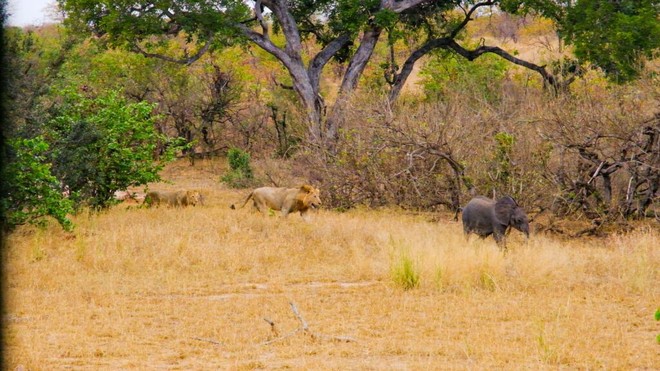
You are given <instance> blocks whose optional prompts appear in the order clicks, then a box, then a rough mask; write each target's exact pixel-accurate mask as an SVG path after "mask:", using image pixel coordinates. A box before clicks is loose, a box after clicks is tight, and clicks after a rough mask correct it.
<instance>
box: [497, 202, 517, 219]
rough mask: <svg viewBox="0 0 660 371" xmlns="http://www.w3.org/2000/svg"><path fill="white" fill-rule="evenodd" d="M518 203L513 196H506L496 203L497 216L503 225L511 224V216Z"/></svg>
mask: <svg viewBox="0 0 660 371" xmlns="http://www.w3.org/2000/svg"><path fill="white" fill-rule="evenodd" d="M517 207H518V204H517V203H516V201H515V200H514V199H513V198H512V197H511V196H504V197H502V198H500V199H499V200H497V202H496V203H495V217H496V218H497V221H498V222H499V223H501V224H503V225H509V224H511V216H512V215H513V211H514V210H515V209H516V208H517Z"/></svg>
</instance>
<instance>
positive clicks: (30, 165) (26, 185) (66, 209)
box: [0, 137, 74, 230]
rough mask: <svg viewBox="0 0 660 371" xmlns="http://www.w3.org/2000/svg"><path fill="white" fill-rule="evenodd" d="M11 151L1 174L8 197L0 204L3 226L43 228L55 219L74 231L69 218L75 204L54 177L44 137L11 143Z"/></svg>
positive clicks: (9, 146)
mask: <svg viewBox="0 0 660 371" xmlns="http://www.w3.org/2000/svg"><path fill="white" fill-rule="evenodd" d="M8 148H9V156H8V157H9V158H8V164H7V166H6V168H5V169H4V174H2V182H4V183H5V184H4V185H3V189H5V190H6V194H5V195H3V197H2V199H1V200H0V213H1V215H2V218H3V221H2V224H3V226H4V227H5V228H7V229H11V228H14V227H16V226H18V225H23V224H28V223H29V224H35V225H40V226H43V225H45V224H46V223H47V221H48V218H49V217H52V218H54V219H55V220H57V222H58V223H59V224H60V225H61V226H62V228H64V229H65V230H71V229H72V228H73V223H72V222H71V220H70V219H69V218H68V217H67V215H69V214H71V213H73V211H74V210H73V201H71V200H69V199H67V198H65V197H64V195H63V194H62V190H61V187H60V182H59V181H58V180H57V178H56V177H55V176H54V175H53V174H52V173H51V164H50V163H49V160H48V150H49V145H48V143H47V142H46V141H45V140H44V138H43V137H36V138H32V139H22V138H18V139H12V140H10V141H9V143H8Z"/></svg>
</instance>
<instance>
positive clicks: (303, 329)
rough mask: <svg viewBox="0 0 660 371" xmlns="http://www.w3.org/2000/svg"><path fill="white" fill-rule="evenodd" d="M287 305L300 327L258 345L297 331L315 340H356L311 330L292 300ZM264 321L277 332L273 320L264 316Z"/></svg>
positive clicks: (346, 341) (283, 337) (287, 336)
mask: <svg viewBox="0 0 660 371" xmlns="http://www.w3.org/2000/svg"><path fill="white" fill-rule="evenodd" d="M289 305H290V306H291V310H292V311H293V314H294V315H295V316H296V318H297V319H298V321H300V327H299V328H297V329H295V330H293V331H291V332H290V333H288V334H286V335H284V336H280V337H277V338H275V339H271V340H268V341H265V342H263V343H261V344H260V345H268V344H272V343H274V342H277V341H280V340H284V339H286V338H289V337H291V336H293V335H295V334H297V333H298V332H303V333H304V334H307V335H309V336H310V337H311V338H312V339H315V340H318V339H328V340H332V341H339V342H344V343H351V342H357V340H355V339H353V338H351V337H348V336H331V335H326V334H321V333H315V332H312V331H311V330H310V329H309V324H308V323H307V321H305V319H304V318H303V316H302V315H301V314H300V311H298V307H296V304H294V303H293V302H289ZM264 321H266V322H268V324H270V326H271V330H273V331H274V332H275V333H276V334H277V331H276V330H275V322H273V321H271V320H269V319H267V318H264Z"/></svg>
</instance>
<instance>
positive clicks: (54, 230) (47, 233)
mask: <svg viewBox="0 0 660 371" xmlns="http://www.w3.org/2000/svg"><path fill="white" fill-rule="evenodd" d="M221 174H222V166H219V165H217V164H216V163H213V162H205V161H199V162H198V164H197V165H196V166H195V167H194V168H192V169H191V168H190V167H188V166H187V165H186V164H185V163H178V164H175V165H173V166H171V167H169V168H168V169H167V171H166V172H165V173H164V177H165V178H166V179H169V180H171V181H172V184H156V185H153V186H152V189H177V188H197V189H201V190H202V191H203V192H204V193H205V195H206V204H205V205H204V206H201V207H199V206H198V207H189V208H184V209H175V208H166V207H162V208H153V209H145V208H137V207H135V206H133V207H127V206H126V205H119V206H117V207H115V208H113V209H111V210H110V211H108V212H104V213H101V214H98V215H91V216H90V215H81V216H77V217H76V218H75V222H76V224H77V227H76V229H75V232H74V233H73V234H67V233H65V232H62V231H60V230H59V229H58V227H55V226H53V227H50V228H48V229H46V230H36V229H32V228H25V229H21V230H18V231H17V232H16V233H14V234H13V235H11V236H10V238H9V241H8V242H9V248H8V249H6V251H3V254H4V262H5V265H6V266H5V274H6V279H5V280H4V281H5V287H4V288H3V289H4V290H5V296H6V313H5V314H4V316H5V317H4V322H3V323H4V326H5V328H4V329H3V330H4V331H5V344H3V350H4V353H5V354H4V355H5V358H6V368H7V369H9V370H14V369H23V370H58V369H93V370H119V369H140V370H149V369H179V370H213V369H237V370H242V369H259V368H266V369H280V368H289V369H341V370H346V369H356V370H357V369H359V370H421V369H484V370H486V369H507V370H523V369H524V370H529V369H560V368H561V369H614V370H630V369H658V368H659V367H660V345H659V344H658V343H657V341H656V335H657V334H659V333H660V322H656V321H655V320H654V313H655V311H656V309H657V308H658V307H659V306H660V285H659V284H658V283H659V282H660V273H659V269H658V267H660V231H659V230H658V226H657V224H655V225H650V226H647V227H643V226H642V227H640V228H638V229H636V230H635V231H633V232H629V233H627V234H613V235H610V236H609V237H607V238H601V239H586V238H585V239H579V240H568V239H566V238H560V237H557V236H552V235H539V234H533V235H532V237H531V239H530V240H529V241H528V242H527V243H526V242H525V241H524V239H523V238H522V237H521V235H520V234H519V233H517V232H515V231H514V232H512V234H511V238H510V245H509V248H510V249H509V252H508V254H506V255H504V254H502V253H501V252H500V251H499V250H498V248H497V247H496V246H495V243H494V242H493V240H492V239H487V240H484V241H481V240H478V239H474V238H473V239H472V240H470V241H469V242H467V243H466V241H465V240H464V238H463V236H462V229H461V225H460V223H457V222H454V221H453V220H452V218H451V216H450V215H433V214H411V213H406V212H403V211H400V210H378V211H373V210H353V211H350V212H346V213H339V212H334V211H330V210H321V211H319V212H317V213H315V214H314V215H313V217H312V219H311V221H309V222H305V221H303V220H302V218H301V217H300V216H298V215H290V216H289V217H288V218H287V219H284V218H281V217H279V216H261V215H259V214H257V213H256V212H255V211H254V210H253V209H252V208H251V207H246V208H244V209H238V210H231V209H230V208H229V205H230V204H232V203H236V202H239V201H242V200H243V198H244V197H245V196H246V195H247V191H246V190H230V189H228V188H226V187H224V186H223V185H221V184H220V183H219V182H218V179H219V177H220V175H221ZM322 196H323V194H322ZM406 282H407V284H408V285H410V286H414V287H412V288H410V289H406ZM415 284H416V286H415ZM291 303H293V304H294V305H295V308H296V309H297V311H298V315H297V314H296V312H294V310H293V308H292V306H291ZM266 319H267V320H268V321H271V322H272V323H273V324H274V326H271V324H269V323H268V322H267V321H266ZM303 321H305V322H304V323H305V324H306V326H307V327H306V331H303V330H302V328H303Z"/></svg>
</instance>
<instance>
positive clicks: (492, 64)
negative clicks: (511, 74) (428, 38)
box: [421, 51, 509, 101]
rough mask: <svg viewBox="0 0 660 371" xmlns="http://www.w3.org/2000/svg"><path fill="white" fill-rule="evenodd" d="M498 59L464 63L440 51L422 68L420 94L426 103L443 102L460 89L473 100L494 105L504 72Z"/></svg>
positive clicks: (461, 59) (488, 58)
mask: <svg viewBox="0 0 660 371" xmlns="http://www.w3.org/2000/svg"><path fill="white" fill-rule="evenodd" d="M508 66H509V65H508V64H507V62H506V61H505V60H503V59H502V58H499V57H497V56H494V55H485V56H482V57H481V58H479V59H477V60H475V61H472V62H470V61H467V60H465V59H464V58H461V57H459V56H457V55H456V54H454V53H450V52H447V51H440V52H438V53H436V54H435V55H433V57H432V58H431V59H430V60H429V61H428V63H427V64H426V65H425V66H424V67H422V69H421V75H422V76H423V78H424V80H423V82H424V85H423V86H424V91H425V93H426V94H427V96H428V97H429V98H430V99H441V100H442V99H443V97H445V96H447V95H448V94H450V93H451V92H452V91H455V90H456V89H458V88H459V87H460V89H461V90H469V91H471V92H473V94H474V95H475V96H479V97H486V98H488V100H489V101H495V100H496V99H497V98H498V97H499V95H500V94H501V89H500V86H501V82H502V79H503V78H504V76H505V74H506V71H507V70H508Z"/></svg>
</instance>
